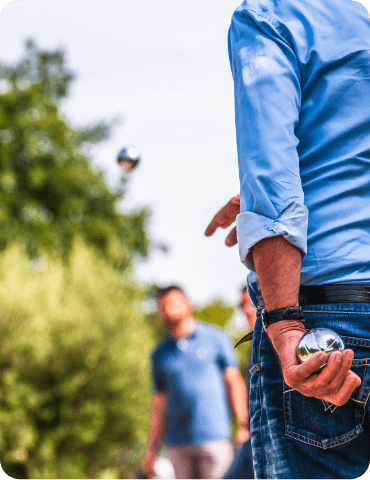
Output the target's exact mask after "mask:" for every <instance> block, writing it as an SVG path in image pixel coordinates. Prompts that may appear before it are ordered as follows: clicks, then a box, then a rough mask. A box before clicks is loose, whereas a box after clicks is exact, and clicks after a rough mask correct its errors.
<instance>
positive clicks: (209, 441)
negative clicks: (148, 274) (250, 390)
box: [142, 285, 250, 478]
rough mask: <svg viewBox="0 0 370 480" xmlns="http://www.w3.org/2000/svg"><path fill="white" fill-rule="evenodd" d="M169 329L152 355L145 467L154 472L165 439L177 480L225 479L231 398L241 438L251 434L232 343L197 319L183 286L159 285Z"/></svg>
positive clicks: (161, 309) (229, 457)
mask: <svg viewBox="0 0 370 480" xmlns="http://www.w3.org/2000/svg"><path fill="white" fill-rule="evenodd" d="M157 303H158V311H159V314H160V316H161V317H162V319H163V320H164V321H165V322H166V324H167V326H168V333H167V335H166V336H165V337H164V338H163V339H162V341H161V342H160V343H159V344H158V345H157V347H156V349H155V350H154V352H153V354H152V371H153V382H154V390H155V392H154V394H153V408H152V413H151V422H150V423H151V425H150V430H149V436H148V443H147V447H146V451H145V454H144V457H143V460H142V464H143V471H144V472H145V473H146V474H147V475H148V476H151V475H153V473H154V472H153V464H154V461H155V459H156V457H157V455H158V450H159V449H160V447H161V445H162V442H164V444H165V445H166V447H167V448H166V455H167V456H168V457H169V458H170V460H171V461H172V463H173V466H174V470H175V474H176V478H222V475H223V474H224V473H225V472H226V470H227V469H228V467H229V465H230V463H231V461H232V459H233V448H232V444H231V442H230V418H229V406H228V396H229V398H230V403H231V406H232V408H233V411H234V413H235V416H236V419H237V421H238V425H239V429H238V431H237V434H236V438H235V440H236V442H237V443H239V444H242V443H244V442H245V441H246V440H247V439H248V438H249V436H250V435H249V426H248V412H247V392H246V387H245V384H244V381H243V378H242V376H241V374H240V372H239V369H238V367H237V365H236V358H235V353H234V350H233V346H232V344H231V341H230V340H229V338H228V337H227V335H226V334H225V333H224V332H223V331H222V330H220V329H218V328H215V327H212V326H209V325H206V324H204V323H201V322H196V321H195V320H194V318H193V316H192V310H193V305H192V304H191V302H190V301H189V299H188V298H187V297H186V296H185V294H184V292H183V290H182V289H181V288H180V287H178V286H176V285H172V286H169V287H166V288H163V289H159V290H158V293H157Z"/></svg>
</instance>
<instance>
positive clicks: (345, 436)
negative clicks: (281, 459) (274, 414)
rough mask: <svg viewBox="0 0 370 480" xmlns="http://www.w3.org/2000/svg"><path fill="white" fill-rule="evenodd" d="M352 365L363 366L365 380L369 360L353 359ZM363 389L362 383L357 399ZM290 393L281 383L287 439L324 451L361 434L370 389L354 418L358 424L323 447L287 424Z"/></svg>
mask: <svg viewBox="0 0 370 480" xmlns="http://www.w3.org/2000/svg"><path fill="white" fill-rule="evenodd" d="M353 364H355V365H357V366H363V367H364V373H363V376H362V378H363V379H365V378H366V373H367V367H368V365H369V364H370V359H369V358H363V359H357V361H356V359H355V360H354V361H353ZM363 388H364V383H362V386H361V390H360V392H359V394H358V397H359V398H361V392H362V389H363ZM291 392H292V390H291V389H289V390H285V387H284V381H283V415H284V424H285V435H286V436H287V437H290V438H293V439H295V440H298V441H300V442H302V443H306V444H308V445H314V446H317V447H318V448H322V449H324V450H325V449H327V448H333V447H337V446H339V445H343V444H344V443H348V442H349V441H351V440H353V439H354V438H356V437H357V436H358V435H359V434H360V433H361V432H363V430H364V429H363V423H364V420H365V415H366V404H367V401H368V400H369V397H370V389H369V393H368V395H367V398H366V400H365V402H364V403H363V406H361V410H362V412H358V411H357V414H356V417H357V422H358V423H357V422H356V425H355V426H354V428H353V429H352V430H350V431H349V432H347V433H344V434H343V435H339V436H337V437H339V438H340V440H339V439H338V440H334V439H333V440H331V441H330V442H325V445H323V444H322V442H318V441H317V440H314V439H311V438H308V437H305V436H304V435H302V434H301V433H298V431H297V430H300V429H297V428H296V427H294V426H293V425H290V424H289V422H291V421H292V419H291ZM285 393H288V395H284V394H285ZM298 393H299V392H298ZM348 401H350V400H348ZM359 413H360V415H359ZM287 418H288V421H287ZM300 431H301V430H300ZM311 433H312V434H313V435H315V433H314V432H311ZM337 437H334V438H337Z"/></svg>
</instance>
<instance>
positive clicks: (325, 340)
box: [297, 328, 344, 373]
mask: <svg viewBox="0 0 370 480" xmlns="http://www.w3.org/2000/svg"><path fill="white" fill-rule="evenodd" d="M343 350H344V343H343V340H342V339H341V338H340V336H339V335H338V334H337V333H335V332H334V331H333V330H330V329H329V328H313V329H312V330H308V331H307V332H306V333H305V334H304V335H303V337H302V338H301V340H300V342H299V344H298V347H297V357H298V361H299V362H300V363H303V362H305V361H306V360H308V359H309V358H310V357H311V356H312V355H313V354H314V353H316V352H320V351H322V352H325V353H327V354H328V355H330V354H331V353H333V352H337V351H339V352H343ZM325 365H326V362H325V363H324V365H322V366H321V367H320V368H319V369H318V370H317V371H316V372H315V373H319V372H321V370H322V369H323V368H324V367H325Z"/></svg>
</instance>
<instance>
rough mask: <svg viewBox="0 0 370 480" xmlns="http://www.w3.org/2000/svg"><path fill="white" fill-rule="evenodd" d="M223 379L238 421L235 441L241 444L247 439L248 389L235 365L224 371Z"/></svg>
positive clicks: (248, 434) (248, 435)
mask: <svg viewBox="0 0 370 480" xmlns="http://www.w3.org/2000/svg"><path fill="white" fill-rule="evenodd" d="M224 380H225V383H226V388H227V390H228V393H229V398H230V403H231V408H232V410H233V413H234V415H235V417H236V421H237V422H238V431H237V432H236V434H235V442H236V443H237V444H242V443H244V442H246V441H247V440H249V438H250V433H249V421H248V418H249V416H248V391H247V387H246V385H245V382H244V380H243V377H242V375H241V373H240V371H239V369H238V368H236V367H231V368H227V369H226V370H225V371H224Z"/></svg>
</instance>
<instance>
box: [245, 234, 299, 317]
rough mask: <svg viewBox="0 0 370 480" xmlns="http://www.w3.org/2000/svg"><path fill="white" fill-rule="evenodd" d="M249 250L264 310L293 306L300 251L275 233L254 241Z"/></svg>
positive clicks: (295, 298)
mask: <svg viewBox="0 0 370 480" xmlns="http://www.w3.org/2000/svg"><path fill="white" fill-rule="evenodd" d="M252 254H253V261H254V265H255V267H256V271H257V275H258V279H259V282H260V285H261V290H262V296H263V299H264V302H265V308H266V310H267V311H269V310H276V309H278V308H284V307H293V306H297V305H298V292H299V283H300V276H301V263H302V254H301V251H300V250H299V249H298V248H297V247H295V246H294V245H292V244H291V243H289V242H288V241H287V240H285V238H284V237H283V236H281V235H279V236H276V237H269V238H265V239H263V240H261V241H260V242H258V243H256V244H255V245H254V246H253V247H252Z"/></svg>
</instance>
